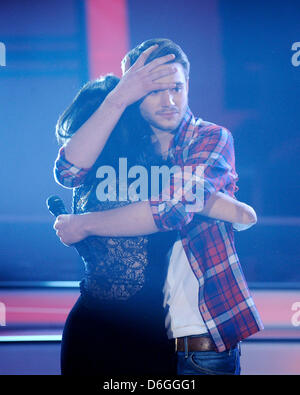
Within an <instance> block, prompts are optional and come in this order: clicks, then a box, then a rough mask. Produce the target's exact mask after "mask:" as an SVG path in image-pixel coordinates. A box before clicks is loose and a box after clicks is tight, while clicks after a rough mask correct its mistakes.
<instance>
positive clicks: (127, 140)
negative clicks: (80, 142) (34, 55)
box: [55, 74, 156, 167]
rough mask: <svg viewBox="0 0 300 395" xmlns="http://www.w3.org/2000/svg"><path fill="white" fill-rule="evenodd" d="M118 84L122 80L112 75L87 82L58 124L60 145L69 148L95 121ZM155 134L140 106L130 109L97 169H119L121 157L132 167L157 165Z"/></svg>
mask: <svg viewBox="0 0 300 395" xmlns="http://www.w3.org/2000/svg"><path fill="white" fill-rule="evenodd" d="M118 82H119V78H118V77H116V76H114V75H111V74H109V75H107V76H105V77H101V78H98V79H96V80H93V81H89V82H87V83H86V84H85V85H84V86H83V87H82V88H81V89H80V91H79V92H78V93H77V95H76V96H75V98H74V100H73V102H72V103H71V105H70V106H69V107H68V108H67V109H66V110H65V111H64V112H63V113H62V114H61V116H60V117H59V119H58V121H57V124H56V130H55V134H56V138H57V140H58V142H59V143H60V144H65V143H66V142H67V141H68V140H69V139H70V138H71V137H72V136H73V135H74V133H76V131H77V130H78V129H79V128H80V127H81V126H82V125H83V124H84V123H85V122H86V121H87V120H88V118H90V117H91V115H92V114H93V113H94V112H95V111H96V110H97V108H98V107H99V106H100V105H101V104H102V102H103V101H104V99H105V98H106V96H107V95H108V94H109V92H111V91H112V90H113V89H114V88H115V87H116V86H117V84H118ZM152 133H153V132H152V130H151V128H150V126H149V125H148V124H147V122H146V121H145V120H144V119H143V118H142V116H141V115H140V111H139V108H138V103H135V104H133V105H131V106H129V107H128V108H127V109H126V110H125V112H124V113H123V115H122V117H121V118H120V120H119V122H118V123H117V125H116V126H115V128H114V130H113V131H112V133H111V135H110V137H109V139H108V141H107V142H106V145H105V147H104V148H103V150H102V152H101V154H100V155H99V157H98V159H97V161H96V163H95V164H94V167H99V166H100V165H110V166H118V160H119V158H120V157H124V158H127V161H128V166H132V165H135V164H142V165H144V166H147V165H149V163H150V162H151V163H154V162H155V161H156V159H155V158H156V155H155V153H154V149H153V144H152V143H151V135H152Z"/></svg>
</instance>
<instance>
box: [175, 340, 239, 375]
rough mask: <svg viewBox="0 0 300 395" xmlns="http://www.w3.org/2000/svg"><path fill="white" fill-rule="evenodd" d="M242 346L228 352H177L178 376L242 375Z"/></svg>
mask: <svg viewBox="0 0 300 395" xmlns="http://www.w3.org/2000/svg"><path fill="white" fill-rule="evenodd" d="M240 373H241V367H240V346H239V345H238V346H236V347H235V348H232V349H230V350H227V351H223V352H216V351H191V352H188V353H185V352H183V351H178V352H177V374H178V375H203V376H204V375H240Z"/></svg>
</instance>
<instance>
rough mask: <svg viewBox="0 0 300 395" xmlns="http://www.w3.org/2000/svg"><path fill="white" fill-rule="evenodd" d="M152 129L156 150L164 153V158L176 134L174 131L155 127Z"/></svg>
mask: <svg viewBox="0 0 300 395" xmlns="http://www.w3.org/2000/svg"><path fill="white" fill-rule="evenodd" d="M152 130H153V133H154V136H153V139H152V141H153V143H154V144H155V145H156V151H157V153H158V154H160V155H162V157H163V158H165V157H166V156H167V152H168V148H169V145H170V142H171V140H172V138H173V136H174V134H173V133H172V131H170V132H168V131H164V130H159V129H157V128H154V127H152Z"/></svg>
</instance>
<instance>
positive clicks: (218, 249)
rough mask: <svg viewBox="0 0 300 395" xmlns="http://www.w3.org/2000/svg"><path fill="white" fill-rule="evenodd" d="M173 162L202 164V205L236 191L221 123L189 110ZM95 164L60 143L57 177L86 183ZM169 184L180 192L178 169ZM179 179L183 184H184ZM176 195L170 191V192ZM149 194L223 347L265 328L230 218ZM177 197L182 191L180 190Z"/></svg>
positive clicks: (230, 149) (173, 146)
mask: <svg viewBox="0 0 300 395" xmlns="http://www.w3.org/2000/svg"><path fill="white" fill-rule="evenodd" d="M168 155H169V159H170V161H171V163H172V164H174V165H177V166H179V167H180V168H181V169H182V167H183V166H184V167H187V168H190V169H192V171H193V169H194V168H195V166H201V167H202V168H203V169H204V171H203V178H202V180H201V186H202V187H203V204H204V205H205V204H206V202H207V200H208V199H209V197H210V196H211V195H212V194H214V193H216V192H218V191H221V192H224V193H227V194H228V195H230V196H233V197H234V193H235V192H236V190H237V187H236V181H237V178H238V177H237V174H236V172H235V155H234V146H233V138H232V135H231V133H230V132H229V131H228V130H227V129H225V128H223V127H221V126H218V125H215V124H213V123H209V122H205V121H203V120H201V119H195V118H194V116H193V114H192V113H191V112H190V110H189V109H188V110H187V112H186V114H185V117H184V119H183V121H182V123H181V125H180V127H179V130H178V131H177V133H176V135H175V136H174V138H173V140H172V142H171V144H170V147H169V152H168ZM89 170H90V169H80V168H78V167H76V166H74V165H73V164H71V163H70V162H68V161H67V160H66V158H65V155H64V149H63V148H61V149H60V152H59V155H58V158H57V160H56V162H55V169H54V173H55V177H56V180H57V181H58V182H59V183H60V184H62V185H64V186H66V187H69V188H72V187H76V186H78V185H80V184H81V183H82V182H83V179H84V177H85V175H86V174H87V173H88V172H89ZM172 181H173V182H171V185H170V186H169V187H168V188H171V193H172V192H174V195H175V196H176V195H177V194H176V188H177V186H179V187H181V186H182V183H181V182H179V183H176V174H175V175H174V177H173V179H172ZM179 184H180V185H179ZM170 195H171V194H170ZM163 196H165V195H162V194H160V196H159V197H155V199H154V197H152V198H151V199H150V207H151V210H152V214H153V218H154V221H155V223H156V226H157V228H158V229H159V230H160V231H169V230H175V229H177V230H178V231H179V232H180V236H181V241H182V244H183V247H184V250H185V252H186V255H187V258H188V260H189V263H190V265H191V268H192V270H193V272H194V274H195V276H196V278H197V280H198V284H199V294H198V295H199V297H198V301H199V313H200V314H201V316H202V318H203V320H204V322H205V324H206V327H207V330H208V331H209V333H210V334H211V336H212V338H213V340H214V342H215V344H216V347H217V349H218V351H219V352H221V351H224V350H226V349H229V348H230V347H233V346H235V345H236V343H237V342H239V341H241V340H243V339H245V338H247V337H249V336H251V335H253V334H255V333H256V332H258V331H260V330H262V329H263V324H262V322H261V319H260V317H259V314H258V312H257V309H256V307H255V304H254V301H253V299H252V297H251V295H250V292H249V289H248V286H247V283H246V280H245V278H244V275H243V271H242V268H241V266H240V262H239V258H238V256H237V253H236V250H235V245H234V235H233V226H232V224H230V223H227V222H223V221H219V220H213V219H209V218H205V217H203V216H201V215H198V214H196V213H195V212H191V211H190V210H189V209H188V207H189V206H188V204H189V205H190V200H189V203H188V202H187V201H185V200H184V199H181V200H179V199H177V200H176V199H168V200H163V199H162V197H163ZM177 196H178V195H177Z"/></svg>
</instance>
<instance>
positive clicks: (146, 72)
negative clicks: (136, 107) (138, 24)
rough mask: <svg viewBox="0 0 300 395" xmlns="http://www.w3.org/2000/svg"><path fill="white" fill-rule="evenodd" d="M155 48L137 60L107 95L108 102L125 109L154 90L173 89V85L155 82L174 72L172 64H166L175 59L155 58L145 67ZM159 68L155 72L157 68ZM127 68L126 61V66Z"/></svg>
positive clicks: (170, 57) (146, 51) (171, 57)
mask: <svg viewBox="0 0 300 395" xmlns="http://www.w3.org/2000/svg"><path fill="white" fill-rule="evenodd" d="M156 48H157V45H153V46H151V47H149V48H147V49H146V50H145V51H144V52H143V53H142V54H141V55H140V56H139V57H138V59H137V61H136V62H135V63H134V64H133V65H132V66H131V67H130V68H129V69H128V70H127V71H126V72H125V74H124V75H123V77H122V78H121V80H120V82H119V83H118V85H117V86H116V88H115V89H114V90H113V91H112V92H111V93H110V94H109V95H108V100H109V101H110V102H113V103H115V104H117V105H118V106H120V107H121V106H124V107H127V106H129V105H130V104H132V103H134V102H136V101H138V100H139V99H141V98H142V97H144V96H146V95H147V94H148V93H150V92H152V91H155V90H164V89H173V88H175V86H176V85H175V84H174V83H171V84H168V83H161V82H157V80H158V79H160V78H162V77H165V76H167V75H171V74H174V73H175V72H176V66H175V65H174V64H166V65H164V64H165V63H166V62H169V61H170V60H173V59H174V58H175V55H173V54H170V55H166V56H162V57H160V58H156V59H154V60H152V62H150V63H148V64H147V65H145V62H146V60H147V58H148V56H149V55H150V54H151V52H153V51H154V50H155V49H156ZM162 65H164V67H160V68H159V70H157V68H158V66H162ZM126 67H128V60H127V66H126Z"/></svg>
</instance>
